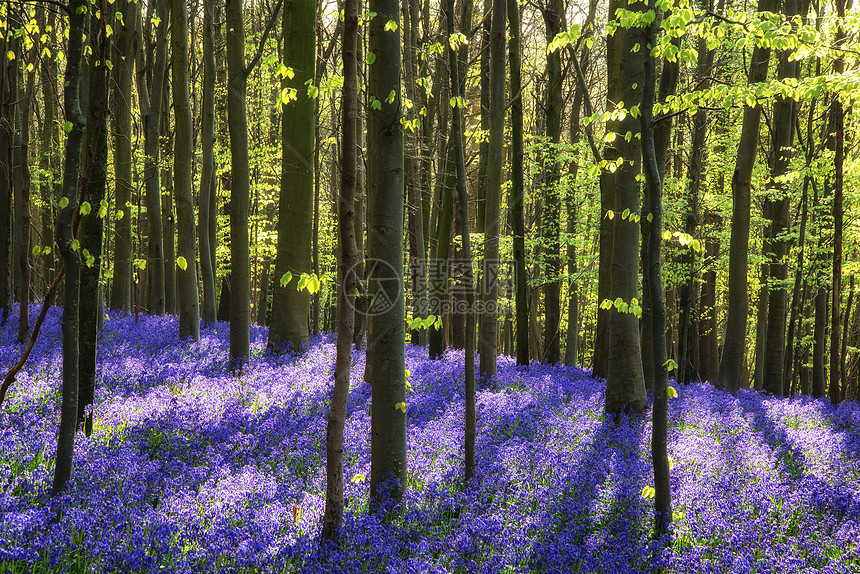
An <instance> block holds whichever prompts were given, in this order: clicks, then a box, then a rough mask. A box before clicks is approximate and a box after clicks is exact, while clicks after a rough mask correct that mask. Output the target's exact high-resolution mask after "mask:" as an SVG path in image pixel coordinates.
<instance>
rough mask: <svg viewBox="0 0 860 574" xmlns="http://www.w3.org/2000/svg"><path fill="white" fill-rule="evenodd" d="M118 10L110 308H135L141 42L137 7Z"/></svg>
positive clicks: (123, 0)
mask: <svg viewBox="0 0 860 574" xmlns="http://www.w3.org/2000/svg"><path fill="white" fill-rule="evenodd" d="M116 9H117V11H118V12H119V13H121V14H122V15H123V17H124V21H125V26H117V28H118V29H117V30H116V32H115V34H116V39H115V45H116V51H117V57H116V58H114V60H116V61H115V62H114V70H115V71H114V76H113V77H114V81H113V96H112V98H111V104H112V106H113V111H112V116H113V137H114V148H113V157H114V177H115V181H116V187H115V192H114V193H115V196H114V197H115V200H114V212H115V213H116V216H115V217H114V241H113V243H114V257H113V282H112V283H111V294H110V303H109V305H110V308H111V309H121V310H125V311H130V310H131V262H132V250H131V249H132V239H131V206H130V203H131V196H132V169H133V167H134V164H133V161H132V142H131V135H132V132H131V83H132V77H133V75H134V60H135V51H136V50H137V49H138V45H137V42H136V41H135V39H136V36H137V10H136V9H134V8H133V7H132V8H131V9H130V4H129V2H128V0H118V1H117V8H116Z"/></svg>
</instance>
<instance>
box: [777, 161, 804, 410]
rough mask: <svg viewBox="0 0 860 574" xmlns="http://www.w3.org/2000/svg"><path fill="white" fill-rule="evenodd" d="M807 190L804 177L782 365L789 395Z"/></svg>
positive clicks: (798, 300)
mask: <svg viewBox="0 0 860 574" xmlns="http://www.w3.org/2000/svg"><path fill="white" fill-rule="evenodd" d="M808 192H809V178H808V177H807V178H805V179H804V181H803V196H802V197H801V198H800V206H801V207H800V209H801V216H800V231H799V232H798V234H797V241H798V243H799V247H798V251H797V262H796V263H795V273H794V287H793V288H792V291H791V315H790V317H789V319H788V335H786V338H785V363H784V366H783V369H784V370H783V372H784V377H783V382H782V384H783V388H784V389H785V390H786V392H787V393H788V394H789V395H791V393H792V391H793V389H794V379H795V375H796V372H795V369H794V359H795V353H796V351H795V349H796V347H797V341H795V333H796V332H797V315H798V313H799V312H800V311H801V310H802V308H803V307H802V305H801V303H800V297H801V292H800V287H801V281H802V279H803V268H804V263H805V262H804V259H803V256H804V250H805V247H806V222H807V220H808V219H809V209H808V207H807V197H808Z"/></svg>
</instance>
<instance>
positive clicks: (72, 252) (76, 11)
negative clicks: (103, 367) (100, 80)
mask: <svg viewBox="0 0 860 574" xmlns="http://www.w3.org/2000/svg"><path fill="white" fill-rule="evenodd" d="M83 7H84V3H83V0H69V13H68V17H69V28H68V29H69V40H68V45H67V51H66V73H65V74H64V77H65V88H64V91H63V100H64V103H63V106H64V108H65V116H66V121H68V122H71V124H72V127H71V130H69V135H68V138H67V139H66V159H65V167H64V170H63V198H64V199H65V201H66V202H67V203H66V206H65V207H63V208H61V209H60V211H59V214H58V215H57V225H56V229H57V247H58V248H59V250H60V254H61V256H62V258H63V265H64V266H65V269H66V278H65V292H64V295H63V319H62V333H63V383H62V399H61V406H60V429H59V432H58V433H57V455H56V462H55V465H54V482H53V487H52V490H51V492H52V495H56V494H59V493H60V492H62V491H63V490H65V488H66V484H67V483H68V482H69V478H70V477H71V475H72V457H73V455H74V452H75V431H76V429H77V421H78V334H79V329H78V328H79V322H78V321H79V318H78V300H79V294H80V288H81V258H80V252H79V251H78V250H76V249H73V248H72V247H73V245H72V240H73V239H74V235H73V232H72V226H73V223H72V222H73V220H74V218H75V212H76V211H77V209H78V193H77V190H78V171H79V168H80V161H81V140H82V138H83V131H84V125H86V119H85V118H84V116H83V114H81V108H80V104H79V99H78V84H79V82H80V78H81V57H82V53H83V33H84V14H83V10H82V9H81V8H83Z"/></svg>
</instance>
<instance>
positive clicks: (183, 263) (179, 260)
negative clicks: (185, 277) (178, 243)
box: [176, 255, 188, 271]
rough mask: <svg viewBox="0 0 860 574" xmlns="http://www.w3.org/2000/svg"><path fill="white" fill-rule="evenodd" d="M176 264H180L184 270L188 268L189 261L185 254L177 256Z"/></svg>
mask: <svg viewBox="0 0 860 574" xmlns="http://www.w3.org/2000/svg"><path fill="white" fill-rule="evenodd" d="M176 264H177V265H178V266H179V268H180V269H182V270H183V271H185V270H186V269H188V261H186V260H185V258H184V257H183V256H181V255H180V256H179V257H177V258H176Z"/></svg>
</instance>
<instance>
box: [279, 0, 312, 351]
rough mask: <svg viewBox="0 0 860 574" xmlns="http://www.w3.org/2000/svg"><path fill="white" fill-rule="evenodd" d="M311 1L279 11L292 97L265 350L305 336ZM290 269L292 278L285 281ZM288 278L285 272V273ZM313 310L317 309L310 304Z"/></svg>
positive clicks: (285, 84) (285, 120) (295, 0)
mask: <svg viewBox="0 0 860 574" xmlns="http://www.w3.org/2000/svg"><path fill="white" fill-rule="evenodd" d="M315 18H316V1H315V0H292V1H289V2H287V4H286V5H285V7H284V14H283V21H282V25H283V36H284V61H285V62H288V65H290V66H291V67H292V69H293V73H294V74H295V75H293V76H292V78H291V77H290V76H289V75H288V76H287V77H285V78H283V79H282V80H281V86H282V89H285V90H295V94H296V99H295V101H293V102H290V103H289V104H287V105H286V106H284V107H283V116H282V121H281V142H282V154H281V189H280V196H279V201H278V248H277V255H276V258H275V290H274V292H273V294H272V321H271V323H272V326H271V328H270V329H269V342H268V346H269V348H270V349H272V350H275V349H278V348H280V347H283V346H285V345H289V346H292V347H298V346H299V345H301V344H303V343H307V342H308V341H310V328H309V325H308V313H309V311H310V297H309V294H308V292H307V291H305V290H302V291H298V290H297V289H296V285H297V284H298V281H299V276H300V275H301V274H302V273H311V272H312V271H313V269H312V267H311V244H312V242H313V236H312V232H313V221H314V149H315V143H316V141H315V135H314V126H315V125H316V121H315V116H314V99H313V98H311V97H310V96H309V95H308V93H307V87H306V86H305V83H306V82H308V81H313V78H314V73H315V62H316V29H315V22H316V20H315ZM287 273H290V274H291V275H292V276H293V279H292V280H291V281H289V282H288V283H285V282H284V279H285V275H286V274H287ZM287 277H289V276H287ZM315 312H316V309H315Z"/></svg>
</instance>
